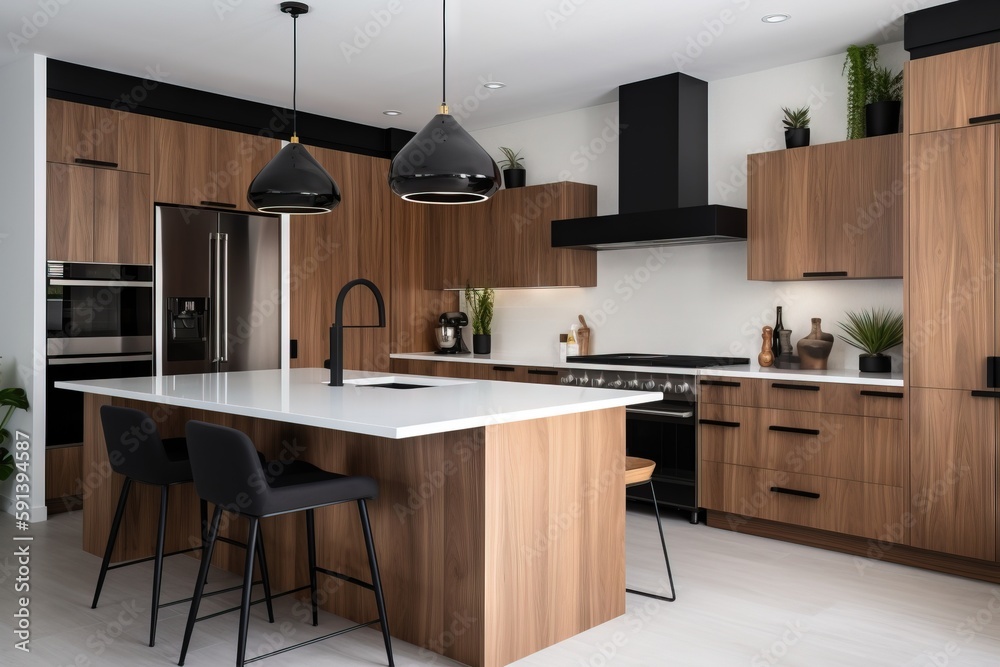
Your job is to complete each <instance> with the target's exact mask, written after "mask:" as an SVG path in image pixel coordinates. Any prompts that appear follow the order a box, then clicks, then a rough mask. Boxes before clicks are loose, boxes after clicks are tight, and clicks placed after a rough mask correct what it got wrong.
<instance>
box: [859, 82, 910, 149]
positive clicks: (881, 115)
mask: <svg viewBox="0 0 1000 667" xmlns="http://www.w3.org/2000/svg"><path fill="white" fill-rule="evenodd" d="M902 105H903V72H902V70H900V71H899V72H895V73H893V71H892V70H891V69H889V68H888V67H876V68H875V69H874V70H873V71H872V74H871V81H870V82H869V86H868V104H867V105H865V134H866V136H869V137H880V136H882V135H884V134H895V133H897V132H899V111H900V108H901V107H902Z"/></svg>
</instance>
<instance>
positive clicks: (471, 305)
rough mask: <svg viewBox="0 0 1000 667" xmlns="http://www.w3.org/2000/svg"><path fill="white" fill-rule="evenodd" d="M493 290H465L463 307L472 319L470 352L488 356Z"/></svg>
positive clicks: (486, 288)
mask: <svg viewBox="0 0 1000 667" xmlns="http://www.w3.org/2000/svg"><path fill="white" fill-rule="evenodd" d="M493 298H494V294H493V290H492V289H491V288H489V287H484V288H482V289H476V288H474V287H466V288H465V307H466V308H468V309H469V316H470V317H471V318H472V352H473V354H489V353H490V349H491V348H492V330H493Z"/></svg>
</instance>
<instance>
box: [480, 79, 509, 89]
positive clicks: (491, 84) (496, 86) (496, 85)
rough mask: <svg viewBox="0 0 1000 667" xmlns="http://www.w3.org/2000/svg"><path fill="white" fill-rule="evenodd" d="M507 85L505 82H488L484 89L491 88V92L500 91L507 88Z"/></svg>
mask: <svg viewBox="0 0 1000 667" xmlns="http://www.w3.org/2000/svg"><path fill="white" fill-rule="evenodd" d="M506 87H507V84H506V83H504V82H503V81H487V82H486V83H484V84H483V88H489V89H490V90H500V89H501V88H506Z"/></svg>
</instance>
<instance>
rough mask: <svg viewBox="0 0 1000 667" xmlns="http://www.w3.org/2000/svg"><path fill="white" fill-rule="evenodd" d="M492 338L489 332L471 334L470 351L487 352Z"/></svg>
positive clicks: (476, 352) (475, 352)
mask: <svg viewBox="0 0 1000 667" xmlns="http://www.w3.org/2000/svg"><path fill="white" fill-rule="evenodd" d="M492 340H493V337H492V336H491V335H490V334H472V353H473V354H489V353H490V348H491V347H492V345H491V343H492Z"/></svg>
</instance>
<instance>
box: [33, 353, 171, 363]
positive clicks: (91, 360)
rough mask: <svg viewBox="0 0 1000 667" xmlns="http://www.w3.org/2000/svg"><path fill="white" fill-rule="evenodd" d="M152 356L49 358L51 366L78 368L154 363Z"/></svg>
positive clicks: (124, 355)
mask: <svg viewBox="0 0 1000 667" xmlns="http://www.w3.org/2000/svg"><path fill="white" fill-rule="evenodd" d="M152 360H153V355H152V354H123V355H118V356H112V357H49V359H48V364H49V366H76V365H82V364H113V363H117V362H121V361H152Z"/></svg>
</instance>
